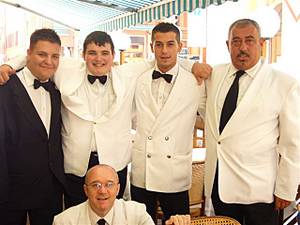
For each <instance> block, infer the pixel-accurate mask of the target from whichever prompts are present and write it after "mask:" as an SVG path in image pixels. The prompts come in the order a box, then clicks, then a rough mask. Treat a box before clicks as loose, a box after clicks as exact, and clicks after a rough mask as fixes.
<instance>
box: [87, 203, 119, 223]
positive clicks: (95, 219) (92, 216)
mask: <svg viewBox="0 0 300 225" xmlns="http://www.w3.org/2000/svg"><path fill="white" fill-rule="evenodd" d="M87 201H88V200H87ZM88 213H89V217H90V221H91V224H92V225H98V224H97V222H98V220H100V219H105V221H106V223H107V224H108V225H112V221H113V215H114V206H113V207H112V208H111V210H109V212H108V213H107V214H106V215H105V216H104V217H100V216H98V215H97V214H96V213H95V212H94V211H93V209H92V208H91V206H90V204H89V202H88Z"/></svg>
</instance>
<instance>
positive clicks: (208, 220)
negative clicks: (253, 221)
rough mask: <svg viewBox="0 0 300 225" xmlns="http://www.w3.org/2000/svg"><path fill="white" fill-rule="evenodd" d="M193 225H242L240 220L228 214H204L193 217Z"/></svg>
mask: <svg viewBox="0 0 300 225" xmlns="http://www.w3.org/2000/svg"><path fill="white" fill-rule="evenodd" d="M191 225H241V224H240V223H239V222H238V221H236V220H235V219H233V218H230V217H227V216H203V217H198V218H196V219H193V220H192V222H191Z"/></svg>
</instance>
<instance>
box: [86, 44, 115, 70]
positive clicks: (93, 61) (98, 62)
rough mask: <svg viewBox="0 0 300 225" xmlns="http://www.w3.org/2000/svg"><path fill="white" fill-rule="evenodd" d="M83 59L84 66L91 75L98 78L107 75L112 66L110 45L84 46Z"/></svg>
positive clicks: (112, 58)
mask: <svg viewBox="0 0 300 225" xmlns="http://www.w3.org/2000/svg"><path fill="white" fill-rule="evenodd" d="M83 58H84V60H85V62H86V66H87V68H88V70H89V72H90V73H92V75H95V76H100V75H105V74H107V73H108V72H109V71H110V70H111V67H112V65H113V60H114V54H113V52H112V48H111V45H110V44H109V43H105V44H104V45H97V44H95V43H94V42H91V43H89V44H88V45H87V46H86V50H85V52H84V55H83Z"/></svg>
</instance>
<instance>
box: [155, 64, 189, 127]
mask: <svg viewBox="0 0 300 225" xmlns="http://www.w3.org/2000/svg"><path fill="white" fill-rule="evenodd" d="M184 73H185V71H184V70H182V69H181V67H180V66H179V68H178V75H177V77H176V82H175V83H174V85H173V88H172V89H171V92H170V94H169V97H168V99H167V101H166V102H165V105H164V106H163V108H162V109H161V111H160V113H159V114H158V115H157V118H156V120H155V123H154V125H153V127H152V130H154V129H155V128H156V127H157V126H159V124H160V123H161V121H162V120H164V119H165V118H166V116H168V114H170V112H172V111H173V109H174V108H176V105H177V104H180V102H181V98H182V91H184V90H186V91H188V88H186V84H188V83H189V82H188V81H187V79H186V76H185V74H184ZM191 76H192V75H191ZM153 100H154V99H153ZM154 102H155V101H154Z"/></svg>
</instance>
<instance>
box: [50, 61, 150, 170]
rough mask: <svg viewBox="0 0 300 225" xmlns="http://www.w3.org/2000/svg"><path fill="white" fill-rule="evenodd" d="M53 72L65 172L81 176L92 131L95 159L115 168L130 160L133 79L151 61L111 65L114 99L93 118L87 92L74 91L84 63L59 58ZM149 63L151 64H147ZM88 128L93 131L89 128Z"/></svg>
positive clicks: (83, 75)
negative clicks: (82, 94)
mask: <svg viewBox="0 0 300 225" xmlns="http://www.w3.org/2000/svg"><path fill="white" fill-rule="evenodd" d="M63 60H64V61H63V62H61V63H60V66H59V68H58V70H57V72H56V74H55V78H54V81H55V84H56V85H57V87H58V89H59V90H60V92H61V98H62V103H63V104H62V121H63V129H62V141H63V150H64V161H65V163H64V164H65V172H66V173H71V174H75V175H77V176H84V175H85V173H86V171H87V167H88V161H89V157H90V151H91V149H90V147H89V146H90V143H91V138H92V133H93V132H94V133H95V137H96V144H97V148H98V149H97V150H98V156H99V161H100V162H101V163H104V164H108V165H110V166H112V167H113V168H115V169H116V170H117V171H119V170H121V169H123V168H125V167H126V166H127V164H128V163H129V162H130V160H131V144H132V135H131V133H130V130H131V119H132V103H133V95H134V90H135V84H136V79H137V77H138V75H139V74H141V73H142V72H143V71H145V70H147V68H149V67H150V65H151V64H148V63H146V62H141V63H135V64H134V65H132V64H127V65H124V66H120V67H115V68H113V69H112V85H113V89H114V93H115V94H116V101H115V103H114V104H113V105H112V107H111V108H110V109H109V111H108V112H106V113H105V114H104V115H102V116H99V117H97V118H95V119H93V117H92V115H91V113H90V110H89V107H88V99H87V96H79V95H76V94H75V93H76V90H77V89H78V88H79V87H80V85H81V84H82V83H83V81H84V79H87V78H86V64H85V63H84V62H82V63H79V62H78V61H76V62H74V60H71V59H63ZM151 66H152V65H151ZM91 130H92V131H93V132H91Z"/></svg>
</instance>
